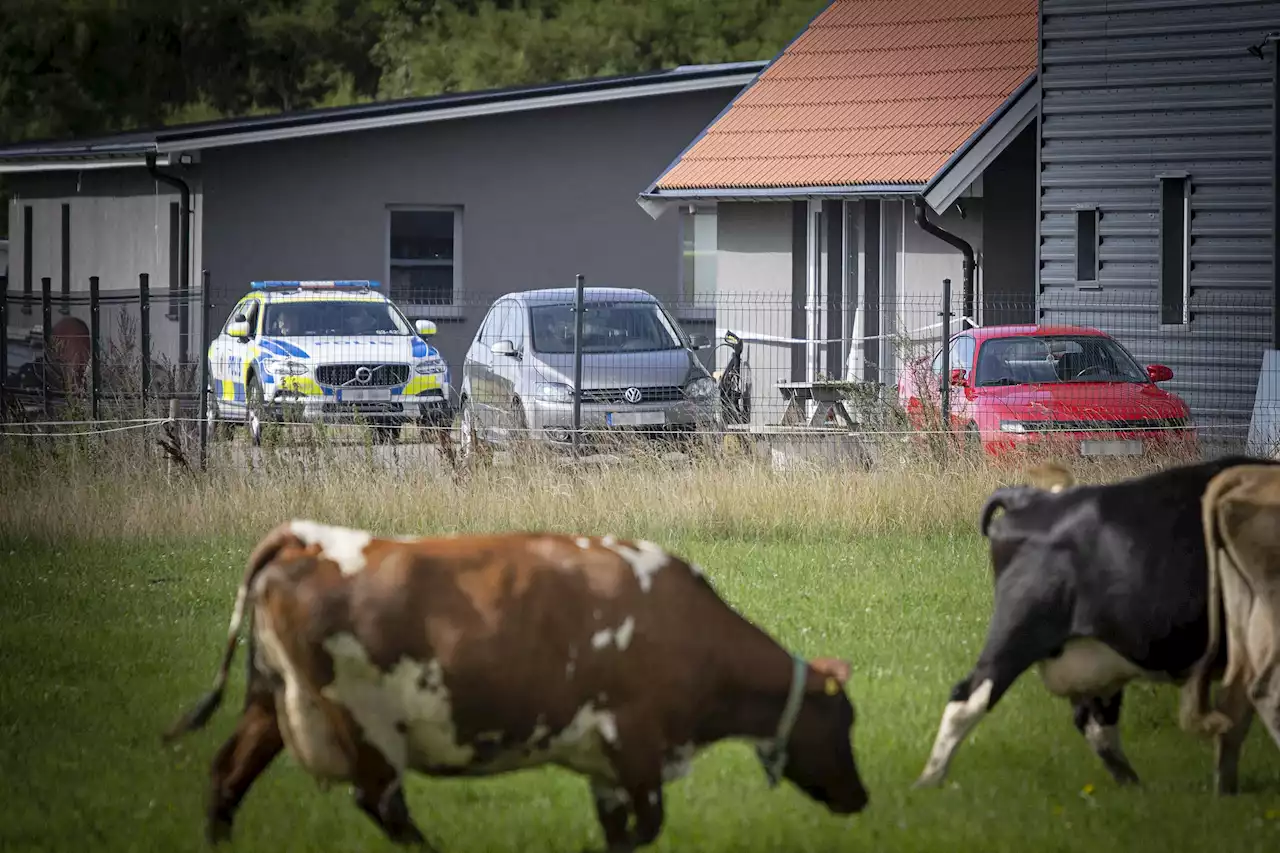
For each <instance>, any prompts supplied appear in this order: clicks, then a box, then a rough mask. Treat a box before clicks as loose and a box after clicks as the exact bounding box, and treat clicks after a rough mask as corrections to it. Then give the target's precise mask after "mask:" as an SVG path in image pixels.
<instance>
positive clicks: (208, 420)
mask: <svg viewBox="0 0 1280 853" xmlns="http://www.w3.org/2000/svg"><path fill="white" fill-rule="evenodd" d="M204 419H205V430H206V433H205V434H206V435H208V436H209V440H210V441H222V440H223V439H226V440H228V441H229V440H230V439H231V437H232V436H231V424H230V423H229V422H227V421H224V420H222V413H221V412H220V411H219V410H218V395H216V394H214V393H213V387H212V386H210V387H208V388H206V389H205V404H204Z"/></svg>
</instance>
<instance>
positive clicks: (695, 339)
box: [689, 335, 711, 349]
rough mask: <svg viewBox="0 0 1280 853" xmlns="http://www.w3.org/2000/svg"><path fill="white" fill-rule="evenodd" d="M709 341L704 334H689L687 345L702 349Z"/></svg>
mask: <svg viewBox="0 0 1280 853" xmlns="http://www.w3.org/2000/svg"><path fill="white" fill-rule="evenodd" d="M710 343H711V341H709V340H707V336H706V335H690V336H689V346H691V347H692V348H693V349H703V348H705V347H707V346H708V345H710Z"/></svg>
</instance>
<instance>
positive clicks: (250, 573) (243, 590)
mask: <svg viewBox="0 0 1280 853" xmlns="http://www.w3.org/2000/svg"><path fill="white" fill-rule="evenodd" d="M295 540H296V537H295V536H294V533H293V529H292V527H291V526H290V524H289V523H288V522H285V523H284V524H281V525H279V526H278V527H276V528H275V529H274V530H272V531H271V532H270V533H268V534H267V535H266V536H265V537H263V539H262V541H261V542H259V543H258V546H257V547H256V548H254V549H253V553H252V554H250V555H249V563H248V565H247V566H246V567H245V572H244V578H243V579H242V580H241V581H240V588H239V589H238V590H237V591H236V603H235V608H234V609H233V610H232V611H231V624H230V625H229V626H228V628H227V645H226V647H225V648H224V649H223V652H222V662H221V664H220V665H219V666H218V674H217V675H216V676H215V677H214V679H213V688H212V689H211V690H210V691H209V692H208V693H206V694H205V695H204V696H203V697H201V699H200V701H199V702H197V703H196V704H195V705H194V706H193V707H192V708H191V710H189V711H187V713H186V714H184V715H183V716H182V717H181V718H180V719H179V720H178V721H177V722H175V723H174V724H173V725H172V726H170V727H169V728H168V729H167V730H166V731H165V733H164V735H163V738H162V740H163V742H164V743H170V742H171V741H173V740H176V739H177V738H179V737H181V736H183V735H184V734H187V733H188V732H191V731H194V730H196V729H200V728H203V727H204V725H205V723H207V722H209V719H210V718H211V717H212V716H213V713H214V712H215V711H217V710H218V706H219V705H221V704H222V694H223V692H224V691H225V690H226V686H227V674H228V673H229V672H230V671H231V662H232V660H233V659H234V658H235V654H236V645H237V644H238V641H239V637H240V626H241V624H242V623H243V622H244V617H245V614H246V613H248V612H250V611H249V608H250V606H251V604H252V602H250V600H249V599H250V595H251V590H252V589H253V581H254V578H255V577H257V575H258V572H260V571H261V570H262V569H263V567H265V566H266V565H267V564H268V563H270V562H271V561H272V560H273V559H274V558H275V556H276V554H278V553H279V552H280V549H281V548H283V547H284V546H285V545H287V544H288V543H289V542H291V541H295ZM250 630H252V628H251V629H250Z"/></svg>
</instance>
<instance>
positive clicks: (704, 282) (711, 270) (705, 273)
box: [680, 205, 717, 307]
mask: <svg viewBox="0 0 1280 853" xmlns="http://www.w3.org/2000/svg"><path fill="white" fill-rule="evenodd" d="M690 208H692V210H691V209H690ZM716 222H717V216H716V209H715V208H714V207H697V206H695V205H686V206H683V207H681V208H680V244H681V258H682V264H681V294H682V297H683V301H684V303H685V304H686V305H698V306H707V307H710V306H711V304H712V300H713V299H714V297H715V294H716V228H717V224H716Z"/></svg>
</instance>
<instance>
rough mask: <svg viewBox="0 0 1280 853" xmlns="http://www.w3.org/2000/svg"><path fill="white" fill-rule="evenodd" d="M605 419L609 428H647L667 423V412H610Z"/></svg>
mask: <svg viewBox="0 0 1280 853" xmlns="http://www.w3.org/2000/svg"><path fill="white" fill-rule="evenodd" d="M604 418H605V423H607V424H608V425H609V426H647V425H649V424H665V423H666V422H667V415H666V413H665V412H609V413H608V414H606V415H605V416H604Z"/></svg>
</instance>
